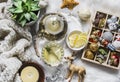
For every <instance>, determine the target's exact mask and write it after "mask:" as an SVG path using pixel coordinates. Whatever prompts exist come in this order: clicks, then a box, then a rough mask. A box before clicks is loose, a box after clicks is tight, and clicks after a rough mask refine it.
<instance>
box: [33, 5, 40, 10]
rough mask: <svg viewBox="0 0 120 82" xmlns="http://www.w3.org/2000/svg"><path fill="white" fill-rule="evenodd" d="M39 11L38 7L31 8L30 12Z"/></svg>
mask: <svg viewBox="0 0 120 82" xmlns="http://www.w3.org/2000/svg"><path fill="white" fill-rule="evenodd" d="M39 10H40V7H34V6H33V7H32V9H31V11H39Z"/></svg>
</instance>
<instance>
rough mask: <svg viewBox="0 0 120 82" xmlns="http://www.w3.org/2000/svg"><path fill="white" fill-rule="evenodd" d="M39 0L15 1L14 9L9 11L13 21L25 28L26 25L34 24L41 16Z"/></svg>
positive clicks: (11, 8)
mask: <svg viewBox="0 0 120 82" xmlns="http://www.w3.org/2000/svg"><path fill="white" fill-rule="evenodd" d="M38 4H39V0H13V4H12V7H10V8H9V9H8V10H9V11H10V12H11V14H12V19H13V20H15V21H16V22H17V23H18V24H20V25H21V26H22V27H24V26H25V25H26V24H27V25H28V24H33V23H35V21H36V20H37V18H38V16H39V12H40V11H39V10H40V7H39V5H38Z"/></svg>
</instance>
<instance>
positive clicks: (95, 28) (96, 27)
mask: <svg viewBox="0 0 120 82" xmlns="http://www.w3.org/2000/svg"><path fill="white" fill-rule="evenodd" d="M97 13H101V14H104V16H105V18H104V19H105V22H104V24H103V26H99V24H98V26H97V25H95V24H92V26H91V30H90V33H89V38H90V35H91V34H92V32H93V30H100V31H101V36H100V37H102V34H103V33H104V32H106V31H110V30H109V28H108V25H107V22H106V21H107V19H109V18H110V17H111V16H114V15H111V14H107V13H103V12H100V11H97V12H96V14H95V17H94V20H95V19H96V17H97ZM117 18H118V19H117V21H118V22H119V24H120V18H119V17H118V16H117ZM110 32H111V33H112V34H113V39H112V41H114V40H115V36H116V35H120V33H118V31H117V30H115V31H110ZM112 41H111V42H112ZM91 43H92V42H90V41H88V44H87V46H86V47H85V49H84V51H83V53H82V57H81V59H82V60H85V61H88V62H92V63H95V64H99V65H102V66H106V67H109V68H112V69H119V68H120V50H115V51H114V52H117V54H118V57H119V65H118V66H113V65H110V64H109V63H108V61H109V59H110V56H111V52H113V51H111V50H110V49H108V48H106V47H104V46H103V45H102V44H101V42H100V41H99V40H98V42H97V43H98V44H99V48H105V49H106V50H108V52H107V57H106V59H105V61H104V62H103V63H99V62H98V61H96V57H97V52H98V51H97V52H95V53H94V58H93V59H88V58H86V57H85V53H86V51H87V50H89V45H90V44H91Z"/></svg>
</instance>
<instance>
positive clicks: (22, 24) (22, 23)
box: [20, 19, 27, 27]
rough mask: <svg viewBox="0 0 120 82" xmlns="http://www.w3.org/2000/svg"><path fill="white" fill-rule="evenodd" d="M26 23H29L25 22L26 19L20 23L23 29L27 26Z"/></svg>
mask: <svg viewBox="0 0 120 82" xmlns="http://www.w3.org/2000/svg"><path fill="white" fill-rule="evenodd" d="M26 22H27V20H25V19H23V20H22V21H20V24H21V26H22V27H23V26H25V24H26Z"/></svg>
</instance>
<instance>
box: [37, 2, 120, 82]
mask: <svg viewBox="0 0 120 82" xmlns="http://www.w3.org/2000/svg"><path fill="white" fill-rule="evenodd" d="M76 1H79V2H80V4H79V5H78V6H77V7H75V8H74V9H73V10H71V11H70V10H68V9H60V6H61V4H62V0H48V2H49V5H48V8H47V13H50V12H64V13H66V14H68V15H69V14H72V15H73V16H74V17H77V18H76V19H75V20H77V22H80V21H79V18H78V14H77V11H79V10H80V9H83V8H89V9H90V10H91V13H92V17H91V19H92V18H93V17H94V13H95V11H97V10H99V11H103V12H106V13H111V14H114V15H117V16H119V13H120V11H119V9H120V5H119V3H120V0H76ZM81 12H82V11H81ZM74 17H73V18H74ZM67 21H68V23H69V25H68V28H71V29H72V28H75V27H79V24H80V23H77V24H73V23H76V22H75V21H74V20H72V21H74V22H72V23H71V22H70V21H71V20H69V19H67ZM89 29H90V22H89V21H88V22H82V28H81V29H80V30H83V31H84V32H88V31H89ZM68 32H70V29H68ZM63 43H64V42H63ZM63 43H61V44H62V45H64V44H63ZM39 45H40V49H41V46H43V45H44V42H43V43H42V42H41V43H40V44H39ZM64 48H65V55H68V54H70V50H69V49H68V48H66V45H64ZM75 64H77V65H79V66H81V65H82V66H84V67H85V68H86V70H87V74H86V77H85V82H120V70H118V71H116V70H112V69H110V68H106V67H103V66H99V65H96V64H92V63H88V62H82V61H81V60H80V59H79V58H78V59H77V60H75ZM42 65H43V66H44V68H45V70H46V74H50V73H52V72H53V71H54V70H53V68H51V67H49V66H46V65H45V64H44V63H43V62H42ZM48 69H49V70H48ZM77 81H78V77H73V80H72V82H77Z"/></svg>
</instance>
